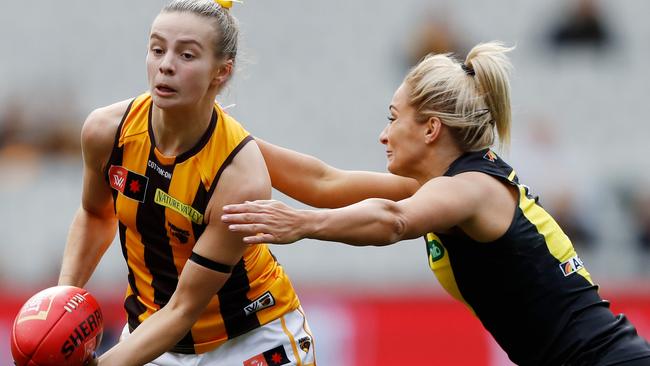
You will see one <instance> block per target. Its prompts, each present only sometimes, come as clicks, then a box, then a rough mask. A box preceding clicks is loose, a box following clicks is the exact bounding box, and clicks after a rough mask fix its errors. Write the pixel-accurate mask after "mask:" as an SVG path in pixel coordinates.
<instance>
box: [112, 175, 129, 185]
mask: <svg viewBox="0 0 650 366" xmlns="http://www.w3.org/2000/svg"><path fill="white" fill-rule="evenodd" d="M125 179H126V178H124V177H120V176H119V175H117V174H115V175H113V183H114V184H115V185H116V186H118V187H120V188H124V180H125Z"/></svg>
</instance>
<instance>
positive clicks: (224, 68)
mask: <svg viewBox="0 0 650 366" xmlns="http://www.w3.org/2000/svg"><path fill="white" fill-rule="evenodd" d="M233 66H234V65H233V61H232V60H227V61H226V62H225V63H223V64H222V65H221V66H219V68H218V69H217V71H216V73H215V74H214V77H213V78H212V83H211V84H212V85H213V86H221V85H223V84H224V83H225V82H226V81H228V79H230V75H232V71H233Z"/></svg>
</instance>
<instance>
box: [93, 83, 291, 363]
mask: <svg viewBox="0 0 650 366" xmlns="http://www.w3.org/2000/svg"><path fill="white" fill-rule="evenodd" d="M151 110H152V101H151V96H150V95H149V94H143V95H141V96H139V97H137V98H135V99H134V100H133V101H132V102H131V104H130V105H129V107H128V108H127V111H126V112H125V114H124V117H123V119H122V121H121V123H120V126H119V128H118V131H117V135H116V139H115V144H114V148H113V152H112V154H111V157H110V160H109V162H108V164H107V167H106V179H107V180H108V183H109V184H110V186H111V187H112V188H113V198H114V204H115V212H116V215H117V218H118V220H119V223H118V226H119V237H120V242H121V246H122V253H123V255H124V259H125V260H126V263H127V266H128V288H127V292H126V299H125V303H124V307H125V309H126V312H127V316H128V324H129V328H130V329H131V330H133V329H135V328H136V327H137V326H138V325H139V324H141V323H142V322H143V321H145V320H146V319H147V318H148V317H149V316H150V315H151V314H153V313H154V312H156V311H157V310H159V309H160V308H162V307H163V306H165V304H167V302H168V301H169V299H170V298H171V296H172V294H173V293H174V290H175V289H176V286H177V284H178V278H179V274H180V273H181V271H182V269H183V266H184V265H185V262H186V261H187V260H188V258H189V257H190V255H191V253H192V248H193V247H194V244H195V243H196V241H197V240H198V239H199V237H200V236H201V233H203V231H204V229H205V227H206V224H205V220H204V216H203V215H204V214H205V210H206V207H207V204H208V202H209V200H210V197H211V196H212V194H213V193H214V191H215V190H216V189H219V187H218V182H219V177H220V175H221V173H222V172H223V170H224V169H225V168H226V167H227V166H228V164H229V163H230V162H231V161H232V159H233V158H234V156H235V155H236V154H237V152H238V151H239V150H240V149H241V148H242V147H243V146H244V145H245V144H246V143H248V142H249V141H251V140H252V137H251V136H250V135H249V134H248V132H247V131H246V130H244V128H243V127H242V126H241V125H240V124H239V123H238V122H237V121H235V120H234V119H233V118H232V117H230V116H229V115H227V114H226V113H224V112H223V111H222V110H221V109H220V107H219V106H218V105H217V104H215V108H214V112H213V114H212V118H211V122H210V125H209V128H208V130H207V131H206V132H205V134H204V135H203V137H202V138H201V139H200V141H199V142H198V143H197V144H196V145H195V146H194V147H193V148H192V149H190V150H189V151H187V152H185V153H183V154H181V155H178V156H176V157H168V156H164V155H163V154H161V153H160V152H159V151H158V150H157V149H156V147H155V143H154V141H155V140H154V138H153V132H152V128H151ZM299 305H300V304H299V301H298V297H297V296H296V293H295V292H294V290H293V287H292V285H291V282H290V281H289V278H288V277H287V275H286V274H285V272H284V270H283V269H282V267H281V266H280V265H279V264H278V262H277V261H276V260H275V257H274V256H273V255H272V254H271V252H270V251H269V249H268V247H267V246H266V245H254V246H250V247H249V248H248V249H247V250H246V252H245V254H244V256H243V258H242V259H241V260H240V261H239V263H237V265H236V266H235V267H234V270H233V272H232V274H231V276H230V278H229V279H228V281H227V282H226V283H225V284H224V286H223V287H222V288H221V290H219V291H218V293H216V294H215V296H214V297H213V298H212V300H211V301H210V303H209V304H208V306H207V308H206V309H205V311H204V312H203V314H202V315H201V316H200V318H199V319H198V321H197V322H196V323H195V324H194V325H193V327H192V329H191V330H190V331H189V332H188V333H187V335H186V336H185V337H184V338H183V339H182V340H181V341H180V342H179V343H178V344H176V346H175V347H174V348H173V349H172V350H171V351H172V352H179V353H204V352H207V351H210V350H212V349H214V348H216V347H217V346H219V345H220V344H222V343H223V342H225V341H226V340H228V339H230V338H233V337H236V336H238V335H241V334H243V333H246V332H248V331H250V330H252V329H255V328H257V327H259V326H260V325H263V324H266V323H268V322H270V321H272V320H275V319H277V318H279V317H280V316H282V315H283V314H285V313H287V312H290V311H292V310H295V309H296V308H298V307H299Z"/></svg>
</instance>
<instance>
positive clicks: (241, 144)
mask: <svg viewBox="0 0 650 366" xmlns="http://www.w3.org/2000/svg"><path fill="white" fill-rule="evenodd" d="M253 140H254V138H253V136H251V135H248V136H246V137H244V139H243V140H241V141H240V142H239V144H238V145H237V147H235V148H234V149H233V150H232V151H231V152H230V154H229V155H228V157H227V158H226V160H224V161H223V164H221V166H220V167H219V170H218V171H217V174H215V176H214V180H213V181H212V185H211V186H210V190H209V191H208V197H207V200H206V202H210V199H211V198H212V194H213V193H214V190H215V189H216V188H217V184H218V183H219V178H220V177H221V174H222V173H223V171H224V170H225V169H226V168H227V167H228V165H230V163H231V162H232V160H233V159H234V158H235V156H236V155H237V153H239V151H240V150H241V149H242V148H244V146H246V144H248V143H249V142H251V141H253Z"/></svg>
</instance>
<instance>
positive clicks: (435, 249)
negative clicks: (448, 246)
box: [426, 233, 445, 262]
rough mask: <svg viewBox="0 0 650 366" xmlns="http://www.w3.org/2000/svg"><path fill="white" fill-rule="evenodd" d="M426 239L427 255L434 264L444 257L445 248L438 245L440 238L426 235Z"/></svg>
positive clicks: (431, 234) (432, 234)
mask: <svg viewBox="0 0 650 366" xmlns="http://www.w3.org/2000/svg"><path fill="white" fill-rule="evenodd" d="M426 239H427V253H428V254H429V258H430V260H431V262H436V261H439V260H440V259H442V257H444V256H445V247H443V246H442V244H441V243H440V238H438V236H436V234H434V233H428V234H427V236H426Z"/></svg>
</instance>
